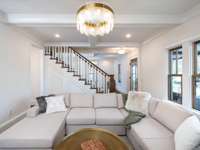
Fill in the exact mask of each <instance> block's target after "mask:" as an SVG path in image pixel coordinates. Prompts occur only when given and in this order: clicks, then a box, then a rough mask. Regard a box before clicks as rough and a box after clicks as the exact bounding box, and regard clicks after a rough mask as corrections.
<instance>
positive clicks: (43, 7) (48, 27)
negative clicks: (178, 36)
mask: <svg viewBox="0 0 200 150" xmlns="http://www.w3.org/2000/svg"><path fill="white" fill-rule="evenodd" d="M88 1H92V0H0V21H1V20H3V19H1V18H3V17H5V16H7V17H6V19H4V20H6V21H7V23H10V24H14V25H16V26H19V27H20V28H21V29H23V30H24V31H25V32H27V33H28V34H30V35H32V36H34V37H36V38H37V39H38V40H40V41H42V42H43V43H51V42H67V43H72V42H74V43H88V45H89V44H90V45H93V46H94V45H102V43H113V44H112V46H114V47H116V46H119V47H120V46H127V45H128V44H129V46H132V47H133V46H134V45H135V43H138V44H139V43H141V42H143V41H145V40H147V39H149V38H151V37H152V36H154V35H156V34H158V33H160V32H162V31H165V30H168V29H170V28H173V27H175V26H177V25H179V24H181V23H183V21H184V19H185V17H186V16H187V13H188V12H190V10H192V9H193V7H195V6H200V0H97V1H100V2H104V3H107V4H109V5H110V6H111V7H112V8H113V9H114V11H115V15H116V16H115V27H114V30H113V31H112V32H111V33H110V34H109V35H106V36H104V37H98V38H95V39H94V38H93V39H91V38H89V39H88V38H87V37H86V36H84V35H81V34H80V33H79V32H78V31H77V30H76V26H75V23H76V22H75V14H76V11H77V9H78V8H79V7H80V6H81V5H83V4H85V3H86V2H88ZM1 12H4V13H5V14H6V15H1V14H2V13H1ZM55 33H59V34H60V35H61V38H59V39H55V38H54V34H55ZM126 33H131V34H132V37H131V38H130V39H126V38H125V34H126ZM94 43H95V44H94ZM116 43H118V45H117V44H116ZM130 43H131V44H130ZM107 45H109V44H107ZM79 46H80V45H79Z"/></svg>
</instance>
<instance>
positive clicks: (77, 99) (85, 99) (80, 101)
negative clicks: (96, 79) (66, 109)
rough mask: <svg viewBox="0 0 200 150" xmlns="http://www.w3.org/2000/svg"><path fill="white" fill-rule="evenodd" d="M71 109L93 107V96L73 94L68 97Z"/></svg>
mask: <svg viewBox="0 0 200 150" xmlns="http://www.w3.org/2000/svg"><path fill="white" fill-rule="evenodd" d="M70 107H71V108H88V107H93V95H92V94H83V93H79V94H78V93H73V94H71V95H70Z"/></svg>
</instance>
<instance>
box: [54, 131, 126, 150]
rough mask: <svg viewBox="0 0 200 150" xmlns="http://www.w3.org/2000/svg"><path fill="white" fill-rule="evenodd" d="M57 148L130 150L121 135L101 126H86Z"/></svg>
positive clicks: (60, 149)
mask: <svg viewBox="0 0 200 150" xmlns="http://www.w3.org/2000/svg"><path fill="white" fill-rule="evenodd" d="M55 150H129V148H128V146H127V145H126V143H124V141H122V140H121V138H120V137H118V136H117V135H115V134H114V133H111V132H110V131H107V130H104V129H100V128H85V129H81V130H79V131H78V132H75V133H73V134H72V135H69V136H67V137H65V138H64V139H63V141H61V142H60V143H59V144H58V145H56V146H55Z"/></svg>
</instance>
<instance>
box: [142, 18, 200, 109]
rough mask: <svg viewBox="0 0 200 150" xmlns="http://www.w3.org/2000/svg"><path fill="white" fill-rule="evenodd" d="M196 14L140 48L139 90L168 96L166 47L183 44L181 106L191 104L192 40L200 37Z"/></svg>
mask: <svg viewBox="0 0 200 150" xmlns="http://www.w3.org/2000/svg"><path fill="white" fill-rule="evenodd" d="M199 25H200V16H199V17H196V18H193V19H191V20H190V21H188V22H186V23H184V24H182V25H180V26H178V27H176V28H174V29H172V30H170V31H167V32H165V33H164V34H162V35H160V36H158V37H157V38H155V39H153V40H151V41H148V42H146V43H144V44H143V45H142V47H141V54H140V56H141V85H142V87H141V88H142V90H144V91H148V92H151V93H152V95H153V96H155V97H158V98H162V99H167V98H168V94H167V92H168V82H167V75H168V49H169V48H172V47H175V46H178V45H182V46H183V105H184V106H187V107H191V102H192V100H191V97H192V96H191V74H192V69H191V67H192V57H191V54H192V42H193V41H195V40H197V39H200V28H199Z"/></svg>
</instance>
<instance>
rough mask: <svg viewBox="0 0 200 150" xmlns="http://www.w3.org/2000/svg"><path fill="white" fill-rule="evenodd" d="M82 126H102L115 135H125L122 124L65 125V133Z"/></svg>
mask: <svg viewBox="0 0 200 150" xmlns="http://www.w3.org/2000/svg"><path fill="white" fill-rule="evenodd" d="M82 128H103V129H106V130H109V131H111V132H114V133H115V134H117V135H122V136H123V135H126V129H125V127H124V126H117V125H116V126H114V125H110V126H103V125H102V126H100V125H67V126H66V133H67V135H69V134H72V133H74V132H76V131H78V130H80V129H82Z"/></svg>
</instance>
